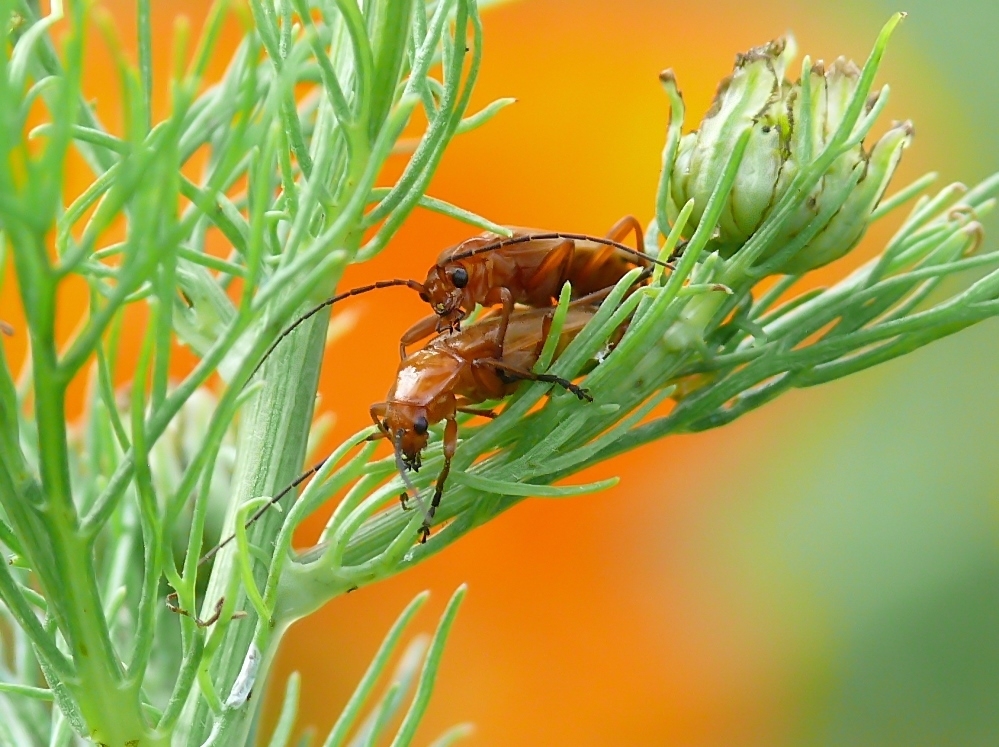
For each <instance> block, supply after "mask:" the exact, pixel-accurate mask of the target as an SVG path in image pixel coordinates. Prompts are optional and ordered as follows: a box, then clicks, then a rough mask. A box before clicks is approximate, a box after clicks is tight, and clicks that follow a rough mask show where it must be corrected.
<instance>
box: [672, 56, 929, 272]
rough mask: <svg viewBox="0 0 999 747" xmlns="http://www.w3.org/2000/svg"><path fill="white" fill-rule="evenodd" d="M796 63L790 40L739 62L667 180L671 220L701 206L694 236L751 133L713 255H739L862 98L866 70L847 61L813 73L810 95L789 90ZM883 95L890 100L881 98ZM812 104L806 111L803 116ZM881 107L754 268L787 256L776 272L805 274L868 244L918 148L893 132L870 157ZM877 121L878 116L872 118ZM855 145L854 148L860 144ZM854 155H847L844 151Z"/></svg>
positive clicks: (900, 131)
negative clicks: (870, 131) (905, 160)
mask: <svg viewBox="0 0 999 747" xmlns="http://www.w3.org/2000/svg"><path fill="white" fill-rule="evenodd" d="M793 54H794V43H793V40H792V39H790V38H788V37H782V38H780V39H776V40H774V41H772V42H770V43H769V44H766V45H764V46H762V47H757V48H755V49H751V50H750V51H749V52H746V53H745V54H741V55H738V56H737V57H736V63H735V69H734V71H733V73H732V75H731V76H729V77H728V78H726V79H725V80H724V81H722V83H721V85H720V86H719V87H718V92H717V93H716V94H715V99H714V103H713V104H712V106H711V108H710V109H709V111H708V113H707V114H706V115H705V116H704V119H703V121H702V122H701V126H700V128H699V129H698V130H696V131H695V132H691V133H689V134H687V135H685V136H684V137H683V138H682V139H681V141H680V145H679V148H678V150H677V155H676V161H675V165H674V168H673V170H672V173H671V175H670V195H669V201H668V202H667V213H668V216H669V218H670V220H671V221H672V220H673V219H674V218H675V216H676V215H677V214H678V213H679V209H680V207H682V206H683V205H684V204H685V203H686V202H687V200H689V199H690V198H693V199H694V201H695V207H694V212H693V214H692V215H691V220H690V222H689V223H688V224H687V232H688V234H689V233H691V232H692V231H693V230H694V229H695V228H696V227H697V223H698V221H699V220H700V218H701V216H702V215H703V211H704V209H705V207H706V206H707V201H708V197H709V195H710V194H711V191H712V189H713V188H714V186H715V184H716V183H717V182H718V180H719V179H720V178H721V175H722V170H723V168H724V166H725V162H726V159H727V157H728V154H729V153H730V152H731V148H732V145H733V144H734V143H735V141H736V140H737V139H738V137H739V135H740V134H741V133H743V132H744V131H745V130H746V129H749V130H750V132H751V135H750V139H749V143H748V145H747V148H746V152H745V155H744V156H743V159H742V162H741V163H740V165H739V169H738V172H737V174H736V178H735V182H734V184H733V186H732V190H731V192H730V194H729V197H728V200H727V202H726V204H725V205H724V207H723V209H722V212H721V215H720V217H719V220H718V230H717V234H716V235H715V236H714V237H713V238H712V240H711V242H710V243H709V245H708V248H709V249H710V250H712V251H716V252H718V253H719V254H721V256H723V257H730V256H732V255H733V254H735V253H736V252H737V251H738V250H739V249H740V248H741V247H742V246H743V245H745V244H746V242H747V241H748V240H749V239H750V237H752V236H753V234H754V233H755V232H756V231H757V230H758V229H759V228H760V226H761V225H762V224H763V223H764V221H765V220H767V218H768V217H769V216H770V215H771V212H772V211H773V209H774V207H775V206H776V205H777V203H778V202H779V200H780V199H781V198H782V197H783V196H784V195H785V194H786V192H787V191H788V189H789V187H790V185H791V183H792V181H793V180H794V178H795V176H797V175H798V174H799V172H800V171H801V170H802V169H803V168H806V167H808V166H809V165H810V164H811V163H813V162H814V160H815V159H816V158H817V157H818V156H819V155H820V154H822V152H823V151H824V150H825V148H826V146H827V145H828V144H829V142H830V141H831V140H832V138H833V136H834V135H835V133H836V131H837V129H838V128H839V126H840V124H841V123H842V122H843V121H844V118H845V117H846V116H847V115H848V108H849V106H850V102H851V101H852V99H853V98H854V95H855V94H856V92H857V88H858V83H859V81H860V77H861V71H860V69H859V68H858V67H857V66H856V65H855V64H854V63H853V62H850V61H848V60H846V59H844V58H842V57H841V58H839V59H837V60H836V61H835V62H833V63H832V64H831V65H829V66H828V68H826V67H824V66H823V65H822V63H821V62H819V63H817V64H816V65H815V66H814V67H810V66H809V65H808V63H807V61H806V64H805V69H806V70H807V71H808V73H807V75H808V78H807V80H808V83H809V86H808V91H807V92H803V87H802V82H801V81H798V82H796V83H793V84H792V83H790V82H788V81H787V80H786V79H785V78H784V72H785V70H786V68H787V65H788V63H789V61H790V60H791V58H792V57H793ZM882 95H883V94H882ZM806 98H807V100H808V103H807V111H806V110H805V109H803V107H804V106H805V99H806ZM877 103H878V96H874V97H872V98H871V99H869V100H868V101H867V103H866V105H865V107H864V109H863V110H862V112H861V116H860V117H859V119H858V120H857V121H856V122H853V123H852V127H851V139H848V140H847V142H846V144H845V145H844V146H843V148H844V150H843V151H842V152H841V153H840V154H839V155H838V156H837V157H836V158H835V160H833V161H832V163H831V164H830V165H829V167H828V168H827V169H826V170H825V172H824V173H823V175H822V176H821V178H819V180H818V182H817V183H816V184H815V185H814V186H813V187H812V188H811V189H810V191H809V192H808V193H807V194H802V195H801V196H800V197H799V198H798V199H797V200H796V203H795V206H794V209H793V210H792V211H791V213H790V215H789V216H786V217H785V218H784V220H782V221H781V224H780V226H779V227H778V231H777V238H776V239H775V240H773V241H772V242H770V243H769V245H768V246H767V248H766V249H765V251H763V253H762V254H760V256H759V257H758V258H757V259H756V263H757V264H760V263H766V261H767V260H768V259H769V258H771V257H773V256H774V255H776V254H778V252H780V251H781V249H784V248H787V247H795V246H796V247H797V250H796V251H795V250H794V249H793V248H792V249H791V250H790V251H791V252H792V253H793V254H792V256H784V255H785V254H787V251H785V252H784V254H781V255H780V256H779V258H778V259H777V260H776V262H777V266H774V267H768V269H769V270H770V271H772V272H775V273H801V272H805V271H806V270H810V269H813V268H815V267H819V266H820V265H824V264H826V263H828V262H831V261H833V260H834V259H838V258H839V257H841V256H843V255H844V254H846V252H848V251H849V250H850V249H851V248H852V247H853V246H854V245H855V244H856V243H857V242H858V241H859V240H860V238H861V236H862V235H863V233H864V229H865V228H866V226H867V222H868V220H869V218H870V215H871V212H872V211H873V210H874V208H876V207H877V204H878V202H879V201H880V199H881V197H882V195H883V194H884V191H885V189H886V188H887V186H888V182H889V180H890V179H891V176H892V174H893V173H894V171H895V168H896V166H897V165H898V162H899V159H900V158H901V154H902V150H903V149H904V148H905V147H906V146H907V145H908V144H909V142H910V141H911V139H912V125H911V124H910V123H908V122H905V123H901V124H898V123H896V124H894V125H893V126H892V127H891V129H889V131H888V132H887V133H885V135H883V136H882V137H881V139H880V140H879V141H878V142H877V143H876V144H875V145H874V147H873V149H871V150H870V151H869V152H868V151H867V150H865V148H864V144H863V139H862V138H861V137H859V133H858V130H860V128H866V127H868V126H869V124H870V122H869V121H868V120H869V116H870V115H871V114H872V111H873V110H874V108H875V106H876V105H877ZM873 116H876V112H875V113H874V114H873ZM853 140H856V142H853ZM846 146H849V147H846Z"/></svg>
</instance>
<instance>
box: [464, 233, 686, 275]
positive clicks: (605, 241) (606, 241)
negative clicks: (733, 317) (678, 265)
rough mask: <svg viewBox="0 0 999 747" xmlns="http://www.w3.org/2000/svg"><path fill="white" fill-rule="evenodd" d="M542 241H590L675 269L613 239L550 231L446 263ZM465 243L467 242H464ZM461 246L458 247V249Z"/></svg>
mask: <svg viewBox="0 0 999 747" xmlns="http://www.w3.org/2000/svg"><path fill="white" fill-rule="evenodd" d="M542 239H571V240H572V241H592V242H593V243H595V244H603V245H605V246H613V247H614V248H616V249H620V250H621V251H622V252H624V253H625V254H629V255H631V256H632V257H635V258H636V259H639V260H641V261H642V262H649V263H651V264H654V265H661V266H663V267H666V268H669V269H670V270H673V269H675V268H674V266H673V265H672V264H671V263H669V262H660V261H659V260H658V259H656V258H655V257H650V256H649V255H648V254H646V253H645V252H641V251H639V250H637V249H632V248H631V247H630V246H628V245H627V244H622V243H621V242H620V241H614V240H613V239H606V238H604V237H602V236H590V235H589V234H585V233H563V232H562V231H552V232H550V233H532V234H528V235H526V236H513V237H512V238H509V239H498V240H496V241H493V242H491V243H489V244H484V245H483V246H477V247H475V248H474V249H466V250H465V251H463V252H462V251H457V252H456V253H454V254H452V255H451V256H450V257H448V261H450V262H455V261H457V260H459V259H468V258H469V257H474V256H475V255H476V254H486V253H487V252H495V251H497V250H499V249H503V248H504V247H507V246H513V245H514V244H526V243H527V242H529V241H540V240H542ZM464 243H467V242H464ZM461 246H462V244H459V245H458V247H457V248H458V249H460V248H461Z"/></svg>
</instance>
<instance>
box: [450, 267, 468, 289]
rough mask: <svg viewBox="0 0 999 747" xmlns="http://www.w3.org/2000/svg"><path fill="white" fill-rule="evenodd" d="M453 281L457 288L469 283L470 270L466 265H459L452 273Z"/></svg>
mask: <svg viewBox="0 0 999 747" xmlns="http://www.w3.org/2000/svg"><path fill="white" fill-rule="evenodd" d="M451 282H452V283H454V287H455V288H464V287H465V286H466V285H468V270H466V269H465V268H464V267H458V268H456V269H455V271H454V272H453V273H451Z"/></svg>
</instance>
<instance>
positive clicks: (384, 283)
mask: <svg viewBox="0 0 999 747" xmlns="http://www.w3.org/2000/svg"><path fill="white" fill-rule="evenodd" d="M398 285H404V286H406V287H407V288H412V289H413V290H415V291H416V292H417V293H422V292H423V285H422V284H420V283H418V282H416V281H415V280H401V279H395V280H379V281H378V282H377V283H372V284H371V285H362V286H360V287H359V288H352V289H351V290H349V291H346V292H345V293H338V294H337V295H335V296H331V297H330V298H327V299H326V300H325V301H323V302H322V303H321V304H319V305H317V306H313V307H312V308H311V309H309V310H308V311H306V312H305V313H304V314H302V316H300V317H298V319H296V320H295V321H293V322H292V323H291V324H289V325H288V326H287V327H285V328H284V329H283V330H282V331H281V334H280V335H278V338H277V339H276V340H275V341H274V342H273V343H271V346H270V347H269V348H267V352H265V353H264V356H263V357H262V358H261V359H260V362H259V363H257V365H256V367H255V368H254V369H253V371H251V372H250V376H249V378H248V379H247V382H249V381H250V379H252V378H253V377H254V375H255V374H256V373H257V371H259V370H260V367H261V366H262V365H264V361H266V360H267V358H268V357H270V354H271V353H273V352H274V348H276V347H277V346H278V345H279V344H280V343H281V340H283V339H284V338H285V337H287V336H288V335H290V334H291V333H292V332H294V331H295V328H296V327H298V325H300V324H301V323H302V322H304V321H306V320H308V319H311V318H312V317H313V316H315V315H316V314H318V313H319V312H320V311H322V310H323V309H325V308H326V307H327V306H332V305H333V304H335V303H336V302H337V301H342V300H344V299H345V298H350V297H351V296H359V295H361V294H362V293H367V292H369V291H373V290H378V289H379V288H393V287H395V286H398Z"/></svg>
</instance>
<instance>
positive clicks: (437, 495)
mask: <svg viewBox="0 0 999 747" xmlns="http://www.w3.org/2000/svg"><path fill="white" fill-rule="evenodd" d="M457 448H458V421H457V420H455V419H454V416H453V415H452V416H451V417H449V418H448V419H447V421H446V422H445V424H444V466H443V467H442V468H441V473H440V474H439V475H438V476H437V487H436V488H435V489H434V497H433V500H431V501H430V510H428V511H427V516H426V518H425V519H424V520H423V526H422V527H420V542H421V543H424V542H426V541H427V538H428V537H429V536H430V522H431V520H432V519H433V518H434V514H435V513H437V507H438V506H440V505H441V497H442V496H443V495H444V483H446V482H447V476H448V474H449V473H450V472H451V458H452V457H453V456H454V452H455V449H457Z"/></svg>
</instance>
